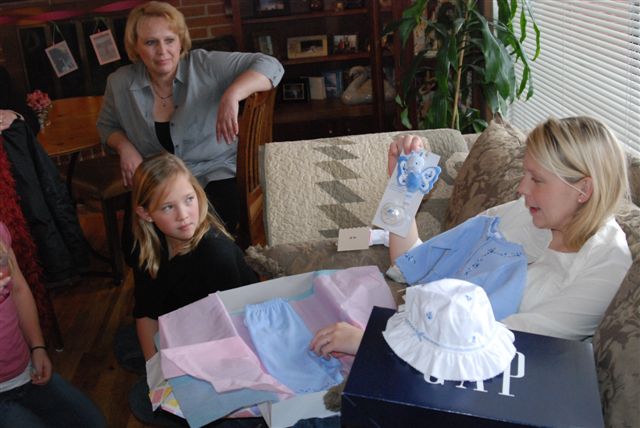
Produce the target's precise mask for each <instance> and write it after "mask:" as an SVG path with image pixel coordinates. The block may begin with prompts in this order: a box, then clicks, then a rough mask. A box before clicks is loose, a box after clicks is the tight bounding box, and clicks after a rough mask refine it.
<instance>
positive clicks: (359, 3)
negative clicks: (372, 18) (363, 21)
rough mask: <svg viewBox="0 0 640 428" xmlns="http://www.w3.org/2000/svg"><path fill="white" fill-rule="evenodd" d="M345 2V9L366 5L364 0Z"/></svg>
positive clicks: (348, 0) (347, 0)
mask: <svg viewBox="0 0 640 428" xmlns="http://www.w3.org/2000/svg"><path fill="white" fill-rule="evenodd" d="M343 3H344V8H345V9H358V8H361V7H364V2H363V1H362V0H346V1H344V2H343Z"/></svg>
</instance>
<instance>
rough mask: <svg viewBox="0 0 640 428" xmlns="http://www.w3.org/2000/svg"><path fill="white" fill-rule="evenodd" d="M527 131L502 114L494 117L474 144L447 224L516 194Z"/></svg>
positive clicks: (471, 215) (460, 175) (498, 203)
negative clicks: (507, 119)
mask: <svg viewBox="0 0 640 428" xmlns="http://www.w3.org/2000/svg"><path fill="white" fill-rule="evenodd" d="M524 141H525V135H524V134H523V133H522V132H521V131H519V130H518V129H516V128H515V127H513V126H511V125H509V123H507V122H506V120H503V119H501V118H496V119H494V120H493V121H492V122H491V123H490V124H489V127H487V129H485V130H484V132H482V134H481V135H480V136H479V137H478V139H477V140H476V142H475V143H474V144H473V146H472V147H471V151H469V155H468V156H467V158H466V159H465V161H464V163H463V164H462V167H461V168H460V171H458V178H457V179H456V182H455V184H454V186H453V192H452V195H451V199H450V201H449V209H448V213H447V220H446V226H447V229H449V228H452V227H454V226H456V225H458V224H460V223H462V222H463V221H465V220H467V219H469V218H471V217H473V216H474V215H476V214H478V213H480V212H482V211H484V210H486V209H488V208H491V207H494V206H496V205H500V204H502V203H504V202H508V201H510V200H513V199H515V198H516V189H517V187H518V182H519V181H520V178H521V177H522V158H523V156H524Z"/></svg>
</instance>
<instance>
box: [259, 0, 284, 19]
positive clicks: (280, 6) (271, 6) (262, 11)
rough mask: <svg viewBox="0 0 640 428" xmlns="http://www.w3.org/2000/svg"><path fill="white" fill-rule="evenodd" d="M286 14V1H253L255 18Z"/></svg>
mask: <svg viewBox="0 0 640 428" xmlns="http://www.w3.org/2000/svg"><path fill="white" fill-rule="evenodd" d="M288 13H289V1H288V0H255V14H256V15H257V16H276V15H287V14H288Z"/></svg>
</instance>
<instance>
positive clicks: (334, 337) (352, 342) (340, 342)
mask: <svg viewBox="0 0 640 428" xmlns="http://www.w3.org/2000/svg"><path fill="white" fill-rule="evenodd" d="M363 335H364V331H363V330H362V329H360V328H358V327H355V326H353V325H351V324H349V323H346V322H338V323H335V324H331V325H329V326H327V327H324V328H322V329H320V330H318V332H317V333H316V335H315V336H314V338H313V339H312V340H311V344H310V345H309V348H311V350H312V351H313V352H315V353H316V354H318V355H321V356H323V357H328V356H329V354H331V353H332V352H339V353H343V354H349V355H355V354H356V352H358V348H359V347H360V342H362V336H363Z"/></svg>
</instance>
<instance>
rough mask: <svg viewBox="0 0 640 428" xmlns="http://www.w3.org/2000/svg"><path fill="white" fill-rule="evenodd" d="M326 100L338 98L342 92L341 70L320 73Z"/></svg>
mask: <svg viewBox="0 0 640 428" xmlns="http://www.w3.org/2000/svg"><path fill="white" fill-rule="evenodd" d="M322 76H323V77H324V88H325V92H326V94H327V98H340V96H341V95H342V92H343V85H342V70H328V71H324V72H323V73H322Z"/></svg>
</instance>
